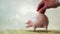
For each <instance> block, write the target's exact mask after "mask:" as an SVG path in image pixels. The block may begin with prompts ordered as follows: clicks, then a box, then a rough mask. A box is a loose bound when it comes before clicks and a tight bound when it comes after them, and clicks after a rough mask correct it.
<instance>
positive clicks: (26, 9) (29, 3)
mask: <svg viewBox="0 0 60 34" xmlns="http://www.w3.org/2000/svg"><path fill="white" fill-rule="evenodd" d="M39 2H41V0H0V29H25V23H26V21H27V20H28V19H30V18H32V17H33V16H35V15H36V14H37V12H36V8H37V6H38V3H39ZM46 15H47V16H48V18H49V26H48V28H49V29H60V7H58V8H51V9H47V11H46Z"/></svg>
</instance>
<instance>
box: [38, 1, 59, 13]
mask: <svg viewBox="0 0 60 34" xmlns="http://www.w3.org/2000/svg"><path fill="white" fill-rule="evenodd" d="M58 6H59V3H58V0H42V1H41V2H40V3H39V5H38V8H37V11H38V12H39V13H43V14H44V13H45V11H46V9H48V8H56V7H58Z"/></svg>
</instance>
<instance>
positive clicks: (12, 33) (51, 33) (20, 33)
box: [0, 29, 60, 34]
mask: <svg viewBox="0 0 60 34" xmlns="http://www.w3.org/2000/svg"><path fill="white" fill-rule="evenodd" d="M0 34H60V30H48V32H46V31H43V30H37V31H36V32H33V30H23V29H22V30H0Z"/></svg>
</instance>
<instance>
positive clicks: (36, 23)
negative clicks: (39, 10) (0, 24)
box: [26, 14, 49, 31]
mask: <svg viewBox="0 0 60 34" xmlns="http://www.w3.org/2000/svg"><path fill="white" fill-rule="evenodd" d="M48 23H49V21H48V18H47V16H46V15H44V14H38V15H37V16H36V17H35V18H34V19H31V20H29V21H27V23H26V25H27V26H26V27H27V28H28V27H34V31H36V28H46V31H47V28H48Z"/></svg>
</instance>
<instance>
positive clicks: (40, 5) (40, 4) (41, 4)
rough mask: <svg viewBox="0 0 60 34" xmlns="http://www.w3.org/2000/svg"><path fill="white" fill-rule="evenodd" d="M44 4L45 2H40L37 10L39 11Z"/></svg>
mask: <svg viewBox="0 0 60 34" xmlns="http://www.w3.org/2000/svg"><path fill="white" fill-rule="evenodd" d="M43 6H44V2H43V1H42V2H41V3H39V5H38V7H37V11H39V10H40V9H41V8H42V7H43Z"/></svg>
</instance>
